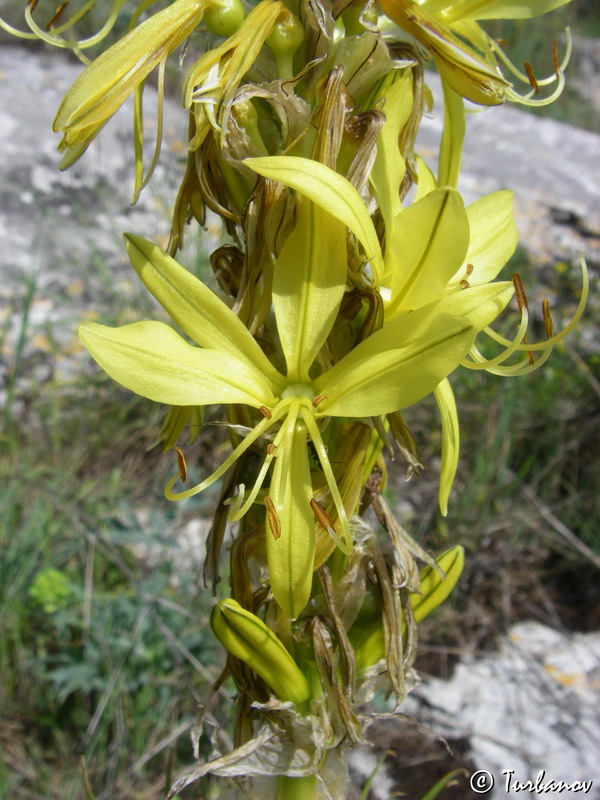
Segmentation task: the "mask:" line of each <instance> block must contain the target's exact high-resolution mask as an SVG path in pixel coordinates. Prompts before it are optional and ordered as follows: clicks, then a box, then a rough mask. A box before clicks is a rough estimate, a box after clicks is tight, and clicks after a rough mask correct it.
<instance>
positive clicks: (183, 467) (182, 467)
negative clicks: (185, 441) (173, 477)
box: [175, 447, 187, 481]
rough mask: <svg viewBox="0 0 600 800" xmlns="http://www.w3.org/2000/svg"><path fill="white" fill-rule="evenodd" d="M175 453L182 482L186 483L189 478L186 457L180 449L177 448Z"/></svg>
mask: <svg viewBox="0 0 600 800" xmlns="http://www.w3.org/2000/svg"><path fill="white" fill-rule="evenodd" d="M175 452H176V453H177V466H178V468H179V475H180V476H181V480H182V481H185V480H186V478H187V464H186V463H185V456H184V455H183V451H182V450H181V448H179V447H176V448H175Z"/></svg>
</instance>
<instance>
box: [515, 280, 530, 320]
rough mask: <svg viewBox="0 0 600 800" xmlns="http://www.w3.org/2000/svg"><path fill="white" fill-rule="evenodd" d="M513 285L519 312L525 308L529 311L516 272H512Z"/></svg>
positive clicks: (525, 296)
mask: <svg viewBox="0 0 600 800" xmlns="http://www.w3.org/2000/svg"><path fill="white" fill-rule="evenodd" d="M512 279H513V285H514V287H515V295H516V297H517V305H518V306H519V311H522V310H523V309H524V308H526V309H527V310H528V311H529V304H528V302H527V295H526V294H525V289H524V288H523V282H522V281H521V276H520V275H519V273H518V272H514V273H513V276H512Z"/></svg>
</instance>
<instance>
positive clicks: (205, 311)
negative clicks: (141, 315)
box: [124, 233, 283, 390]
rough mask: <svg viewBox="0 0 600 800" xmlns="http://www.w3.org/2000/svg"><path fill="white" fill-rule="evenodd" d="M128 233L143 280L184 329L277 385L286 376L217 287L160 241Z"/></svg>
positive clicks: (130, 251) (127, 242)
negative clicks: (199, 276)
mask: <svg viewBox="0 0 600 800" xmlns="http://www.w3.org/2000/svg"><path fill="white" fill-rule="evenodd" d="M124 238H125V246H126V248H127V253H128V255H129V258H130V260H131V263H132V265H133V267H134V269H135V271H136V272H137V274H138V275H139V277H140V279H141V280H142V281H143V282H144V284H145V285H146V287H147V288H148V289H149V290H150V292H152V294H153V295H154V297H156V299H157V300H158V302H159V303H160V304H161V305H162V307H163V308H164V309H165V311H166V312H167V313H168V314H169V315H170V316H171V317H172V319H173V320H174V321H175V322H176V323H177V324H178V325H179V327H180V328H181V330H182V331H184V333H187V335H188V336H189V337H190V338H191V339H193V340H194V341H195V342H197V343H198V344H199V345H200V346H201V347H208V348H211V349H213V350H221V351H222V352H224V353H229V355H231V356H234V357H235V358H237V359H239V360H240V361H245V362H247V364H248V365H249V366H250V367H253V368H255V369H257V370H259V371H260V372H261V373H263V375H264V376H265V378H267V379H269V381H270V382H272V383H273V388H274V390H276V387H279V386H280V385H281V382H282V380H283V378H282V376H281V375H280V374H279V373H278V372H277V370H276V369H275V368H274V367H273V365H272V364H271V362H270V361H269V360H268V358H267V357H266V356H265V354H264V353H263V351H262V350H261V349H260V347H259V346H258V344H257V343H256V341H255V339H254V338H253V336H252V334H251V333H250V332H249V331H248V329H247V328H246V327H245V326H244V324H243V323H242V322H241V321H240V320H239V318H238V317H236V315H235V314H234V313H233V312H232V311H231V309H230V308H228V307H227V306H226V305H225V303H224V302H223V301H222V300H221V299H220V298H219V297H217V295H216V294H215V293H214V292H212V291H211V290H210V289H209V288H208V287H207V286H205V285H204V284H203V283H202V281H200V280H198V278H196V277H195V276H194V275H192V273H191V272H188V270H187V269H185V268H184V267H182V266H181V265H180V264H178V263H177V261H175V259H174V258H171V256H169V255H168V254H167V253H165V252H164V251H163V250H161V248H160V247H159V246H158V245H156V244H154V243H153V242H150V241H148V240H147V239H144V238H142V237H141V236H135V235H134V234H132V233H126V234H125V236H124Z"/></svg>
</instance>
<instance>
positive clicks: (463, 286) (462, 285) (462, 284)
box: [460, 278, 469, 289]
mask: <svg viewBox="0 0 600 800" xmlns="http://www.w3.org/2000/svg"><path fill="white" fill-rule="evenodd" d="M460 288H461V289H468V288H469V281H466V280H465V279H464V278H463V279H462V281H461V282H460Z"/></svg>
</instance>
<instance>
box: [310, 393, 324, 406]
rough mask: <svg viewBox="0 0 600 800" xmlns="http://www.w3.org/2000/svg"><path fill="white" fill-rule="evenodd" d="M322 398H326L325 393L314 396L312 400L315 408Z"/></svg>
mask: <svg viewBox="0 0 600 800" xmlns="http://www.w3.org/2000/svg"><path fill="white" fill-rule="evenodd" d="M323 400H327V395H326V394H318V395H317V396H316V397H315V398H314V400H313V401H312V404H313V408H317V407H318V406H319V404H320V403H322V402H323Z"/></svg>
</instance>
